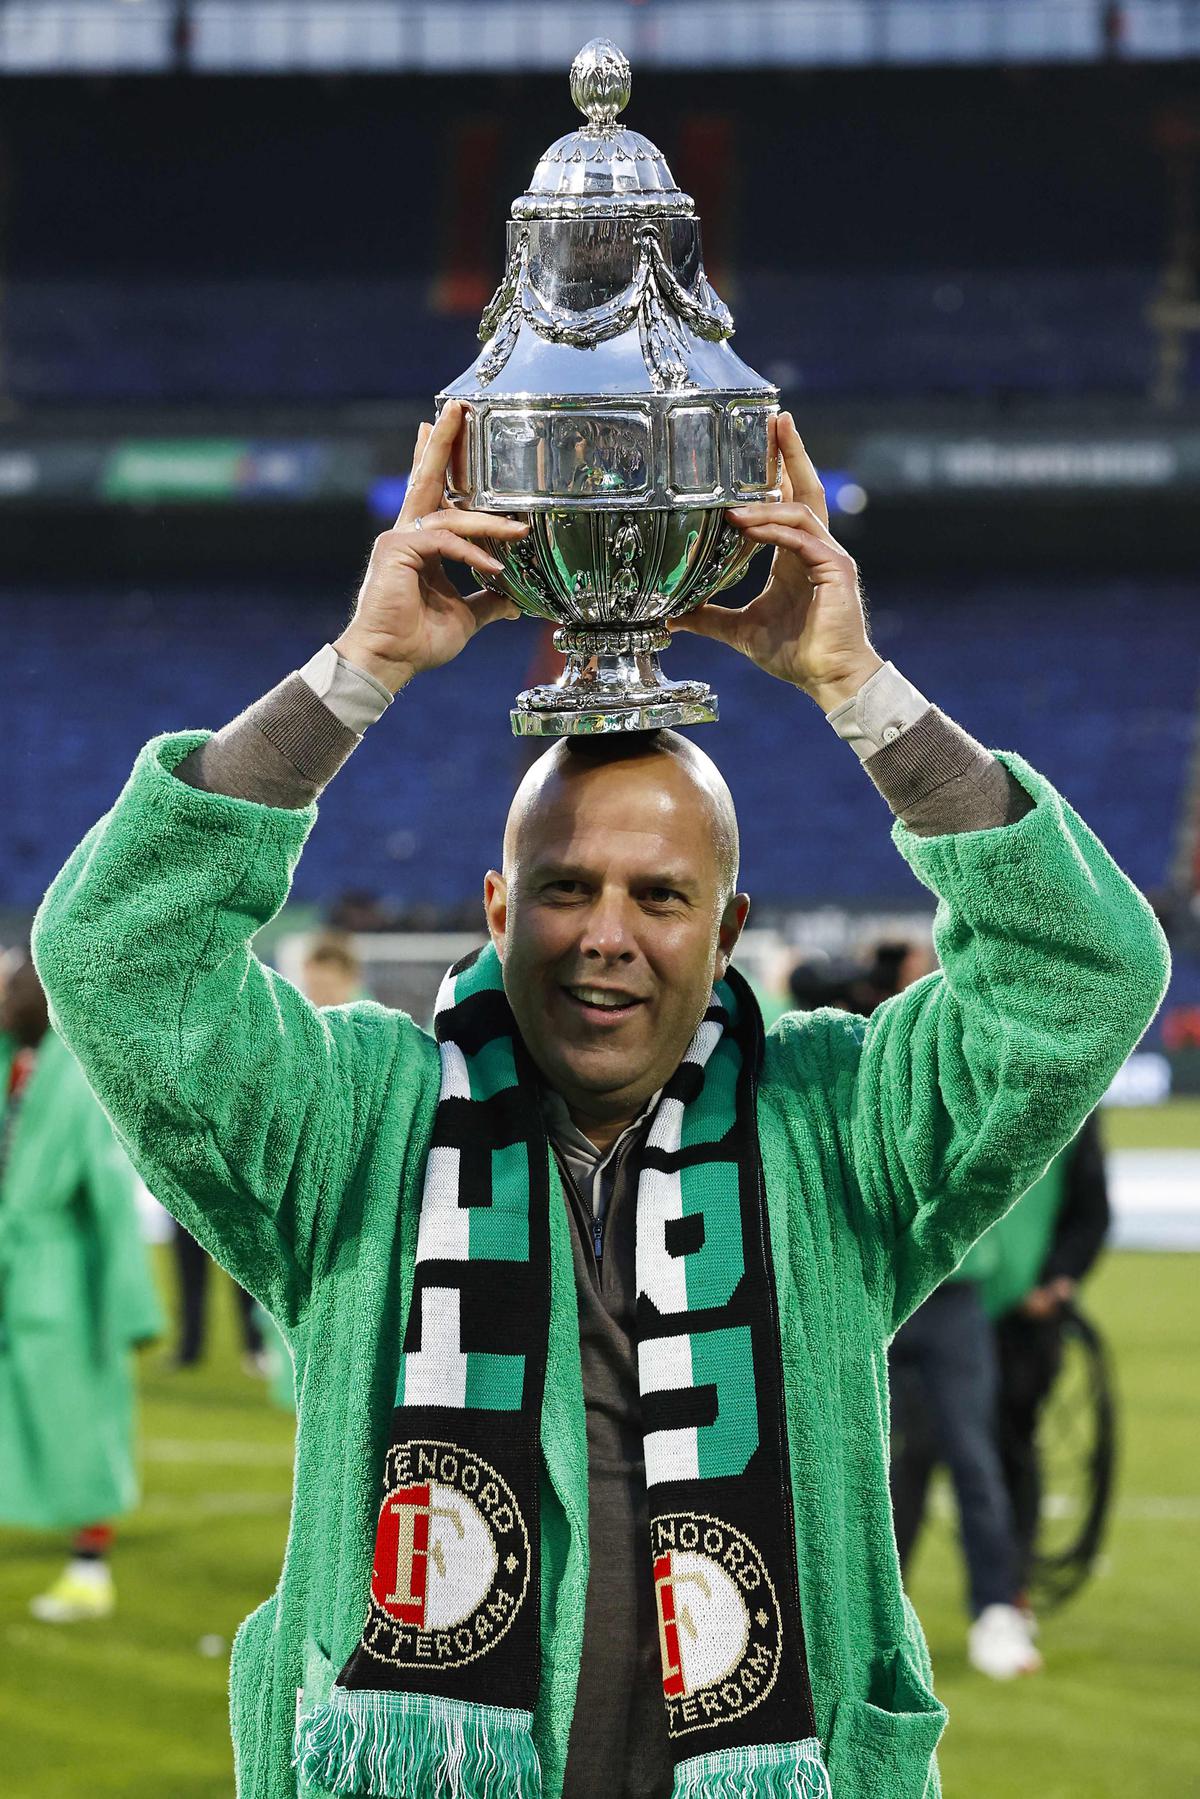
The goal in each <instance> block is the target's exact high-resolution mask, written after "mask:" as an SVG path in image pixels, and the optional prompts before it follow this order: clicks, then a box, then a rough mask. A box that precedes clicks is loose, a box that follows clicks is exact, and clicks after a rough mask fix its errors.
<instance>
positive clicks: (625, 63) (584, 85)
mask: <svg viewBox="0 0 1200 1799" xmlns="http://www.w3.org/2000/svg"><path fill="white" fill-rule="evenodd" d="M631 80H632V76H631V74H630V69H629V58H628V57H627V56H626V55H625V53H624V51H623V50H618V48H617V46H616V45H615V44H614V43H613V41H612V39H611V38H608V37H594V38H593V39H592V40H591V42H590V43H587V44H585V45H584V46H583V49H582V50H581V51H580V52H579V55H578V56H577V57H576V58H575V61H574V62H573V63H572V64H571V98H572V100H574V102H575V104H576V106H577V107H578V108H579V110H580V112H581V113H583V115H584V117H585V118H586V119H587V122H588V124H589V125H592V126H597V127H599V128H600V129H601V130H603V129H604V127H605V126H608V125H612V124H614V123H615V122H616V117H617V114H618V113H620V112H624V110H625V108H626V107H627V106H628V105H629V89H630V84H631Z"/></svg>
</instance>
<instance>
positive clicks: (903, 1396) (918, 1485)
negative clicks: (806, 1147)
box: [888, 1232, 1042, 1680]
mask: <svg viewBox="0 0 1200 1799" xmlns="http://www.w3.org/2000/svg"><path fill="white" fill-rule="evenodd" d="M996 1264H997V1251H996V1247H995V1244H994V1242H993V1240H992V1233H991V1232H989V1233H988V1235H987V1236H985V1237H983V1238H981V1239H980V1241H979V1242H978V1243H976V1244H975V1245H974V1246H973V1247H972V1248H971V1249H970V1250H969V1251H968V1252H967V1255H966V1256H965V1258H964V1259H963V1261H962V1262H961V1263H960V1264H959V1266H958V1268H956V1269H955V1271H954V1273H953V1274H952V1275H951V1276H950V1277H949V1279H947V1280H945V1281H944V1282H943V1283H942V1285H941V1286H940V1287H938V1288H937V1290H936V1291H935V1292H933V1293H931V1294H930V1296H929V1298H928V1299H927V1300H926V1301H925V1303H924V1304H923V1305H921V1306H919V1307H918V1308H917V1310H916V1311H915V1312H914V1313H913V1315H912V1317H911V1318H909V1319H908V1320H907V1322H906V1323H904V1324H902V1325H901V1327H900V1329H899V1330H898V1331H897V1332H896V1335H895V1337H894V1338H893V1340H892V1345H891V1349H890V1351H889V1353H888V1381H889V1385H890V1388H891V1399H892V1459H891V1485H892V1511H893V1516H894V1518H895V1524H896V1547H897V1549H898V1550H899V1552H900V1566H901V1568H902V1569H903V1570H904V1573H905V1577H906V1579H907V1576H908V1571H909V1568H910V1565H911V1561H912V1554H913V1549H914V1547H915V1544H916V1541H917V1536H918V1534H919V1532H920V1529H921V1524H922V1521H923V1519H924V1516H925V1504H926V1498H927V1494H928V1487H929V1478H930V1475H931V1473H932V1471H933V1468H934V1467H935V1466H936V1465H937V1463H939V1462H943V1463H944V1464H945V1466H946V1468H947V1470H948V1472H949V1475H950V1482H951V1485H952V1487H953V1489H954V1499H955V1504H956V1505H957V1508H958V1518H959V1530H960V1534H961V1539H962V1547H963V1556H964V1558H965V1561H966V1569H967V1602H968V1607H969V1611H970V1617H971V1624H970V1628H969V1630H968V1632H967V1660H968V1661H969V1662H970V1664H971V1666H972V1667H973V1668H975V1669H977V1670H978V1672H979V1673H981V1674H986V1675H988V1676H990V1678H991V1679H993V1680H1011V1679H1013V1678H1014V1677H1015V1676H1016V1675H1019V1674H1035V1673H1037V1672H1038V1671H1039V1669H1040V1668H1041V1666H1042V1660H1041V1656H1040V1655H1039V1654H1038V1651H1037V1649H1036V1648H1035V1647H1034V1643H1033V1634H1032V1628H1031V1623H1030V1620H1029V1618H1028V1616H1027V1614H1026V1612H1025V1611H1024V1609H1023V1607H1022V1604H1021V1584H1022V1583H1021V1579H1020V1574H1019V1558H1018V1551H1017V1531H1016V1521H1015V1519H1014V1516H1013V1507H1012V1500H1011V1498H1010V1495H1009V1490H1008V1486H1007V1483H1006V1481H1005V1478H1004V1466H1003V1463H1002V1461H1001V1456H1000V1444H999V1439H998V1406H999V1391H1000V1370H999V1363H998V1358H997V1351H996V1339H995V1333H994V1331H993V1329H992V1325H991V1320H990V1319H989V1317H988V1314H987V1311H986V1309H985V1306H984V1301H983V1292H982V1287H983V1283H984V1282H985V1281H986V1280H987V1278H988V1276H989V1275H990V1274H992V1273H993V1272H994V1271H995V1268H996Z"/></svg>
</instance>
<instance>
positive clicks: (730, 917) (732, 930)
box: [717, 893, 750, 981]
mask: <svg viewBox="0 0 1200 1799" xmlns="http://www.w3.org/2000/svg"><path fill="white" fill-rule="evenodd" d="M749 916H750V895H749V894H748V893H735V894H734V896H733V898H732V899H731V900H729V901H728V903H727V904H726V907H725V910H724V911H723V912H722V914H721V924H720V928H719V930H718V932H717V979H718V981H719V980H721V979H723V977H724V974H725V971H726V969H727V968H728V967H729V963H730V958H731V957H732V955H733V952H734V950H735V949H736V948H737V940H738V938H739V937H740V936H741V934H742V932H743V931H744V930H745V928H746V920H747V919H748V918H749Z"/></svg>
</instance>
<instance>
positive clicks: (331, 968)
mask: <svg viewBox="0 0 1200 1799" xmlns="http://www.w3.org/2000/svg"><path fill="white" fill-rule="evenodd" d="M300 991H301V992H302V993H303V994H304V996H305V998H306V999H310V1000H311V1001H312V1003H313V1005H314V1006H348V1005H349V1004H350V1003H351V1001H352V1000H356V999H360V998H361V997H362V994H363V973H362V963H361V962H360V961H359V959H358V952H357V950H356V949H355V947H354V939H353V938H352V937H350V936H349V935H348V934H347V933H346V932H345V931H330V930H325V931H318V932H316V934H315V935H314V936H313V937H312V938H310V940H309V941H308V942H307V943H306V944H305V946H304V960H303V962H302V964H301V968H300Z"/></svg>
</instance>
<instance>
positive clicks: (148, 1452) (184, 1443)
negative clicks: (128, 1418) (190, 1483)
mask: <svg viewBox="0 0 1200 1799" xmlns="http://www.w3.org/2000/svg"><path fill="white" fill-rule="evenodd" d="M142 1459H143V1461H147V1462H167V1463H170V1462H187V1463H193V1462H200V1463H207V1464H210V1465H212V1466H214V1467H225V1468H239V1467H240V1468H290V1467H291V1465H292V1462H293V1460H294V1459H295V1450H294V1447H293V1445H292V1444H291V1443H246V1442H243V1441H241V1439H240V1438H237V1437H224V1438H222V1437H147V1438H146V1440H145V1441H144V1442H143V1444H142Z"/></svg>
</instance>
